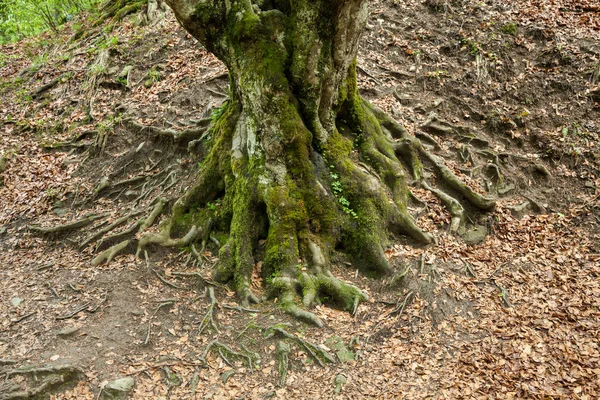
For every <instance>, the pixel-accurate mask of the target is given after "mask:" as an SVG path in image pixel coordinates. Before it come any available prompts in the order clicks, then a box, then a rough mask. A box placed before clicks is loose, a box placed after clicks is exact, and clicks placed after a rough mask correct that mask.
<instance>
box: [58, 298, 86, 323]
mask: <svg viewBox="0 0 600 400" xmlns="http://www.w3.org/2000/svg"><path fill="white" fill-rule="evenodd" d="M89 306H90V302H89V301H88V302H87V303H83V304H82V305H80V306H78V307H76V308H75V309H74V310H73V311H71V312H70V313H68V314H65V315H61V316H58V317H56V318H55V319H56V320H63V319H69V318H73V317H74V316H75V315H77V314H79V313H80V312H82V311H85V310H86V309H87V308H88V307H89Z"/></svg>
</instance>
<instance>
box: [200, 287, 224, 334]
mask: <svg viewBox="0 0 600 400" xmlns="http://www.w3.org/2000/svg"><path fill="white" fill-rule="evenodd" d="M208 296H209V298H210V305H209V306H208V310H207V311H206V314H204V318H202V321H201V322H200V326H199V327H198V334H199V335H201V334H202V332H204V331H205V330H206V329H207V328H209V327H211V328H213V329H214V330H215V332H217V333H219V328H218V327H217V324H216V322H215V318H214V312H215V307H217V306H218V305H219V302H218V301H217V298H216V297H215V290H214V289H213V288H212V287H208Z"/></svg>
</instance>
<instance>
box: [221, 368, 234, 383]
mask: <svg viewBox="0 0 600 400" xmlns="http://www.w3.org/2000/svg"><path fill="white" fill-rule="evenodd" d="M233 374H235V370H234V369H230V370H229V371H225V372H223V373H222V374H221V381H222V382H223V383H227V381H228V380H229V378H231V376H232V375H233Z"/></svg>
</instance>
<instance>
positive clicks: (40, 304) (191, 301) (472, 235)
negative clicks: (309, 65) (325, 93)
mask: <svg viewBox="0 0 600 400" xmlns="http://www.w3.org/2000/svg"><path fill="white" fill-rule="evenodd" d="M543 3H546V2H539V1H516V0H504V1H499V0H487V1H482V2H470V1H464V2H461V1H452V2H450V1H442V0H428V1H426V2H422V1H421V0H417V1H415V0H393V1H391V0H390V1H388V0H385V1H383V0H378V1H372V6H371V17H370V21H369V25H368V27H367V31H366V33H365V35H364V38H363V42H362V47H361V50H360V53H359V58H358V66H359V79H360V87H361V92H362V93H363V95H364V96H365V97H367V98H368V99H370V100H371V101H372V102H374V103H375V104H377V105H379V106H380V107H382V108H384V109H385V110H386V111H388V112H390V114H392V115H393V116H394V117H395V118H396V119H397V120H398V121H400V122H401V123H403V124H404V126H406V127H407V128H408V129H409V131H411V132H414V133H416V134H422V131H425V133H427V135H428V136H429V137H430V138H434V140H435V141H437V143H438V147H437V148H436V152H437V153H438V154H440V155H441V156H443V157H444V159H445V160H446V162H447V165H448V166H449V167H451V168H452V169H453V170H454V171H455V172H456V173H458V174H460V175H461V177H463V178H464V179H465V180H466V181H467V182H468V183H469V184H470V185H472V186H473V187H476V188H479V190H483V191H486V192H487V193H489V194H490V195H492V196H494V197H496V198H498V205H497V207H496V210H495V211H494V212H492V213H489V214H484V215H475V214H473V215H472V219H471V220H469V221H468V224H467V226H466V228H465V229H463V230H461V231H460V232H459V233H460V234H456V235H451V234H450V233H449V231H448V224H449V222H450V216H449V214H448V213H447V212H446V211H445V209H444V207H443V206H442V205H441V204H440V203H439V201H438V200H437V199H436V198H435V197H433V196H431V195H430V194H428V192H427V191H424V190H422V189H418V188H414V189H413V194H414V195H415V197H417V198H420V199H421V202H420V203H417V204H415V206H414V209H413V211H414V214H415V217H416V218H417V220H418V223H419V225H420V226H421V227H423V228H424V229H426V230H427V231H429V232H431V233H433V234H434V235H435V236H436V237H437V243H436V244H435V245H430V246H427V247H414V246H412V245H411V244H410V243H409V242H407V241H405V240H404V239H403V238H398V241H397V243H396V244H395V245H394V246H393V247H391V248H389V249H388V250H387V251H386V254H387V256H388V257H389V258H390V260H391V263H392V265H394V266H395V268H397V270H398V272H405V277H404V279H403V280H402V282H400V283H399V284H396V285H391V284H390V283H389V282H382V281H380V280H373V279H369V278H365V277H363V276H362V275H361V274H359V273H358V271H356V270H354V269H352V268H351V267H349V266H348V265H346V263H344V262H340V263H339V265H334V266H333V272H334V274H335V275H336V276H339V277H340V278H342V279H344V280H346V281H349V282H352V283H354V284H355V285H357V286H358V287H360V288H361V289H362V290H364V291H365V292H366V293H368V294H369V297H370V300H369V301H368V302H365V303H363V304H361V305H360V306H359V308H358V311H357V313H356V315H354V316H351V315H350V314H348V313H346V312H342V311H340V310H337V309H335V308H332V307H329V306H327V305H326V304H324V305H319V306H317V307H316V308H315V309H314V310H313V311H314V312H315V313H316V314H317V315H318V316H319V317H320V318H321V319H322V320H323V321H325V322H326V327H325V328H322V329H319V328H314V327H312V326H307V325H305V324H303V323H299V322H297V321H295V320H292V319H290V318H289V317H287V316H286V315H285V314H283V313H282V312H281V311H280V310H279V309H278V307H277V304H276V303H275V302H273V301H269V302H263V303H262V304H259V305H258V306H256V307H255V308H254V309H243V308H240V307H237V308H236V306H237V303H236V298H235V294H234V293H233V292H232V291H231V290H230V289H229V288H227V287H224V286H220V285H215V284H214V283H213V282H212V281H211V280H210V272H211V266H212V265H213V264H214V263H215V261H216V258H215V256H214V254H215V253H214V252H213V251H211V250H214V249H215V248H216V243H218V241H219V239H218V238H214V242H215V243H212V245H209V246H208V247H207V248H206V250H205V251H204V252H203V253H202V254H200V255H199V257H198V258H196V257H192V254H191V253H189V251H183V252H180V251H179V250H173V251H166V250H164V249H157V248H150V249H149V251H148V256H147V257H146V258H136V257H135V256H134V255H133V254H129V255H127V254H123V255H119V256H117V257H116V258H115V259H114V260H113V261H112V262H110V263H108V264H99V265H92V260H93V258H94V257H95V254H96V253H97V252H98V250H99V249H102V243H98V241H97V239H98V238H96V237H93V236H92V235H93V233H94V232H97V231H99V230H101V229H103V228H105V227H108V226H109V225H110V224H112V223H114V222H115V221H118V220H119V218H123V217H124V216H125V217H127V216H128V215H129V216H131V218H123V219H122V224H121V225H119V229H125V228H127V226H128V225H129V224H130V223H131V222H132V221H134V220H135V218H134V215H132V214H135V212H136V210H138V208H137V207H141V206H147V205H148V204H149V203H150V202H152V200H153V198H156V197H157V196H167V197H169V198H172V197H176V196H177V194H178V193H181V192H182V191H183V190H185V188H186V185H187V182H189V178H190V177H191V176H192V175H193V174H194V172H195V171H196V170H197V168H199V166H200V165H199V164H200V163H198V161H199V159H198V158H196V156H194V155H193V154H190V153H189V152H188V151H187V149H186V148H185V147H181V146H178V145H177V143H174V142H173V140H172V139H170V138H168V137H166V138H165V137H162V136H158V137H157V136H155V135H152V134H151V132H148V131H140V130H136V129H131V126H130V125H127V124H126V123H125V121H126V120H128V119H130V118H132V119H134V120H135V121H137V122H138V123H140V124H144V125H152V126H155V127H160V128H165V129H173V130H179V131H180V130H182V129H185V128H188V127H193V126H194V124H195V123H196V121H197V120H200V119H201V118H202V117H203V116H204V117H209V116H210V115H211V113H213V112H214V110H215V109H217V107H218V106H219V105H220V104H221V103H222V102H223V101H224V99H225V98H226V94H225V93H226V91H227V85H228V81H227V77H226V75H225V72H226V71H225V69H224V67H223V65H222V64H221V63H220V62H219V61H218V60H216V59H215V58H214V57H213V56H212V55H210V54H209V53H208V52H207V51H206V50H204V49H203V48H202V47H201V46H199V45H198V44H197V43H196V42H195V41H194V40H193V39H192V38H191V37H190V36H189V35H187V34H186V33H185V32H184V31H183V30H182V29H181V28H180V27H179V26H178V24H177V22H176V21H175V19H174V18H173V17H172V16H171V15H170V14H169V13H167V15H166V16H165V17H164V18H163V19H161V20H159V21H158V22H156V23H154V24H151V25H145V26H140V24H139V23H138V16H136V15H132V16H129V17H127V18H126V19H125V20H124V21H123V22H122V23H119V24H116V25H111V26H109V25H108V23H107V24H105V25H103V26H101V27H99V28H98V29H97V30H96V31H93V32H92V34H91V35H89V36H88V37H87V38H86V39H83V40H80V41H69V38H70V37H71V36H72V35H73V33H74V32H75V30H76V24H77V23H78V22H77V21H74V22H72V23H70V24H69V25H68V26H67V27H66V28H65V29H64V30H62V31H60V32H59V33H56V34H50V33H49V34H44V35H42V36H40V37H37V38H32V39H29V40H25V41H22V42H19V43H15V44H9V45H5V46H3V47H1V48H0V121H1V123H0V174H1V175H0V182H1V183H0V282H1V284H0V377H2V381H0V399H12V398H26V397H27V396H30V397H34V395H36V393H37V392H36V390H38V389H39V393H37V395H39V396H38V397H41V398H52V399H97V398H101V397H102V398H103V397H107V395H108V393H109V390H108V387H106V385H107V383H108V382H111V381H113V380H115V379H117V378H120V377H132V378H134V380H135V386H134V388H133V389H132V391H131V392H130V393H129V396H130V397H131V398H134V399H138V398H140V399H141V398H151V399H169V398H172V399H188V398H197V399H234V398H235V399H242V398H248V399H267V398H281V399H309V398H319V399H321V398H347V399H358V398H378V399H392V398H394V399H396V398H397V399H438V398H439V399H458V398H466V399H470V398H486V399H513V398H515V399H517V398H519V399H523V398H533V399H594V398H598V393H600V104H599V103H600V10H598V7H597V6H594V5H589V4H588V3H586V2H585V1H575V0H562V1H553V2H548V3H551V4H548V5H543ZM540 4H542V5H540ZM590 4H591V2H590ZM80 22H81V21H80ZM126 67H128V68H126ZM431 121H434V122H435V123H434V124H433V125H432V124H431ZM428 122H429V123H428ZM105 177H106V178H109V180H108V181H106V182H107V184H106V185H104V186H105V187H104V188H99V187H98V185H99V183H100V182H102V181H103V178H105ZM214 207H218V204H215V205H214ZM92 214H93V215H95V216H98V219H97V220H95V221H93V222H92V223H91V224H89V225H87V226H86V227H84V228H82V229H72V230H66V229H65V230H64V232H57V233H53V232H45V231H43V229H42V230H40V229H36V227H56V226H61V225H64V224H67V223H69V222H72V221H80V220H81V219H82V218H83V217H84V216H86V215H92ZM87 239H90V240H87ZM258 267H259V266H258ZM181 272H183V273H186V274H187V275H188V276H182V275H181V274H179V273H181ZM262 283H263V282H262V278H261V277H260V276H259V274H257V275H256V276H255V277H254V279H253V289H254V290H256V291H258V292H259V293H260V291H261V290H263V289H262V286H263V285H262ZM213 294H214V296H212V295H213ZM211 313H212V314H211ZM211 317H212V318H213V319H212V320H211ZM283 332H287V334H289V336H288V337H285V336H283V335H285V334H284V333H283ZM284 341H285V342H286V343H287V344H288V345H289V346H290V352H289V356H288V357H287V361H288V362H289V364H288V365H289V367H288V368H287V376H286V377H285V384H282V377H281V374H280V372H281V370H282V369H281V365H283V364H281V365H280V362H282V360H283V361H285V357H283V358H281V357H278V356H277V355H278V353H279V354H281V353H280V351H281V346H280V343H283V342H284ZM313 345H314V347H312V346H313ZM325 353H326V354H329V355H330V358H331V360H328V359H327V357H323V356H321V357H319V354H321V355H323V354H325ZM28 367H32V368H37V369H38V370H33V371H31V370H27V368H28ZM40 368H46V369H47V370H46V371H44V370H43V369H40ZM62 381H65V382H64V384H62ZM102 388H104V389H102ZM23 390H24V392H23ZM17 395H20V396H21V397H18V396H17Z"/></svg>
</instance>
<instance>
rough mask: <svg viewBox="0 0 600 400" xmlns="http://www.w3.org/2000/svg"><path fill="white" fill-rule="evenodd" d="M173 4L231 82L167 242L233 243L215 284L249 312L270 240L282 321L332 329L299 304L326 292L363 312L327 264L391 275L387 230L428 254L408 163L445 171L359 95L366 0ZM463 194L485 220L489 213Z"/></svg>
mask: <svg viewBox="0 0 600 400" xmlns="http://www.w3.org/2000/svg"><path fill="white" fill-rule="evenodd" d="M167 3H168V4H169V5H170V7H171V8H172V9H173V10H174V12H175V15H176V16H177V19H178V21H179V22H180V23H181V25H182V26H183V27H184V28H185V29H186V30H187V31H188V32H189V33H191V34H192V35H193V36H194V37H195V38H197V39H198V40H199V41H200V42H201V43H202V44H203V45H204V46H205V47H206V48H207V49H209V50H210V51H211V52H213V53H214V54H215V55H216V56H217V57H218V58H219V59H221V60H222V61H223V62H224V63H225V64H226V66H227V68H228V69H229V72H230V82H231V84H230V100H229V101H228V103H226V105H225V106H224V107H223V109H221V110H220V115H219V116H218V118H217V119H216V122H215V124H214V126H213V127H212V129H211V141H212V147H211V150H210V152H209V154H208V156H207V157H206V159H205V160H204V161H203V164H202V168H201V170H200V171H199V173H198V177H197V181H196V182H195V185H194V186H193V187H192V188H191V189H189V190H188V191H187V192H186V193H185V194H184V195H183V197H182V198H180V199H179V200H178V201H177V202H176V204H175V205H174V207H173V210H172V218H171V219H170V220H169V221H168V222H167V223H166V225H165V226H163V230H165V231H166V232H167V233H168V235H169V237H170V234H171V233H173V234H177V233H179V234H180V235H181V234H185V232H188V235H189V234H190V233H191V232H192V231H194V232H196V231H197V232H200V235H203V236H204V238H205V239H206V238H207V237H208V235H209V234H210V232H211V231H213V232H219V231H223V232H228V236H227V240H226V242H225V243H224V244H223V246H222V247H221V249H220V251H219V264H218V267H217V271H216V278H217V279H219V280H221V281H230V280H233V282H234V285H235V288H236V290H237V293H238V294H239V296H240V299H241V300H242V302H244V303H247V302H256V301H258V299H257V298H256V296H255V295H254V294H253V293H252V291H251V289H250V277H251V274H252V270H253V268H254V266H255V264H256V261H257V260H256V257H257V252H258V253H262V251H261V248H260V246H259V242H261V239H265V240H266V245H265V246H266V247H265V248H264V261H263V265H262V273H263V276H264V277H265V278H266V281H267V284H268V287H269V292H270V294H271V295H273V296H277V297H279V299H280V304H281V306H282V308H283V309H284V310H286V311H287V312H289V313H290V314H292V315H294V316H297V317H300V318H303V319H306V320H309V321H311V322H313V323H315V324H317V325H321V324H322V322H321V321H320V320H319V319H318V318H317V317H315V316H314V315H313V314H311V313H310V312H308V311H305V310H304V309H303V308H300V307H299V306H298V305H297V303H296V295H298V294H300V295H301V298H302V304H303V306H304V308H307V307H310V306H311V305H312V304H313V303H314V302H315V301H318V300H319V296H320V295H321V294H325V295H327V296H328V297H329V298H332V299H334V301H336V302H337V303H338V304H339V305H341V306H343V307H344V308H345V309H348V310H354V309H355V308H356V306H357V304H358V302H359V301H360V300H362V299H365V298H366V296H365V295H364V294H363V293H362V292H361V291H360V290H358V289H357V288H355V287H354V286H351V285H349V284H346V283H343V282H342V281H340V280H338V279H336V278H335V277H334V276H333V275H332V274H331V273H330V272H329V269H328V264H329V257H330V255H331V254H332V252H333V251H334V250H336V249H338V250H341V251H343V252H345V253H348V254H349V255H351V256H352V257H353V259H354V260H355V262H356V264H357V265H359V266H360V267H362V268H363V270H365V271H367V272H371V273H374V274H389V273H390V272H391V269H390V266H389V265H388V262H387V260H386V258H385V255H384V246H386V244H387V242H388V240H389V234H390V232H392V233H398V234H407V235H409V236H411V237H412V238H414V239H416V240H417V241H419V242H422V243H429V242H431V241H432V237H431V236H430V235H429V234H427V233H424V232H423V231H422V230H421V229H419V228H418V227H417V226H416V225H415V223H414V222H413V219H412V218H411V216H410V215H409V214H408V213H407V210H406V204H407V198H408V194H409V191H408V186H407V182H408V177H407V174H406V173H405V167H404V166H403V165H405V166H406V167H407V168H408V171H409V172H410V173H411V174H412V175H413V178H414V179H416V180H420V179H421V172H420V171H421V166H420V163H419V158H422V156H427V157H428V158H429V157H432V158H431V159H430V161H431V162H433V163H436V162H437V161H436V159H435V156H433V155H430V154H429V153H426V150H425V149H424V148H423V147H422V146H421V144H420V143H419V142H418V141H417V140H416V139H414V137H413V136H411V135H409V134H408V132H406V130H405V129H404V128H403V127H401V126H400V125H398V124H397V123H396V122H395V121H393V120H392V119H391V118H389V117H388V116H387V115H385V114H384V113H383V112H381V110H378V109H376V108H375V107H373V106H372V105H370V104H369V103H368V102H366V101H364V100H363V99H362V98H361V97H360V95H359V93H358V89H357V81H356V61H355V60H356V54H357V50H358V43H359V38H360V34H361V32H362V30H363V28H364V26H365V23H366V20H367V14H368V11H367V3H368V1H367V0H311V1H309V0H293V1H292V0H273V1H269V0H263V1H259V0H255V1H250V0H167ZM401 161H402V162H401ZM448 172H449V171H448ZM450 178H451V179H450V181H455V183H456V185H458V186H460V185H459V183H460V182H459V181H458V180H457V179H454V178H455V177H453V176H452V177H450ZM461 189H462V190H463V191H464V192H465V193H468V194H469V195H470V196H471V198H472V199H474V200H473V202H474V203H475V204H476V205H478V206H480V208H488V209H489V208H491V207H493V202H492V201H490V200H487V199H485V198H483V197H481V196H480V195H477V194H476V193H474V192H472V191H471V192H469V190H470V189H468V188H467V187H466V186H465V185H462V186H460V188H459V187H457V188H456V190H457V191H458V192H461ZM463 194H464V193H463ZM465 197H467V198H469V197H468V196H467V195H465ZM471 198H469V200H471ZM477 203H478V204H477ZM215 204H217V205H218V207H216V206H215Z"/></svg>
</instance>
